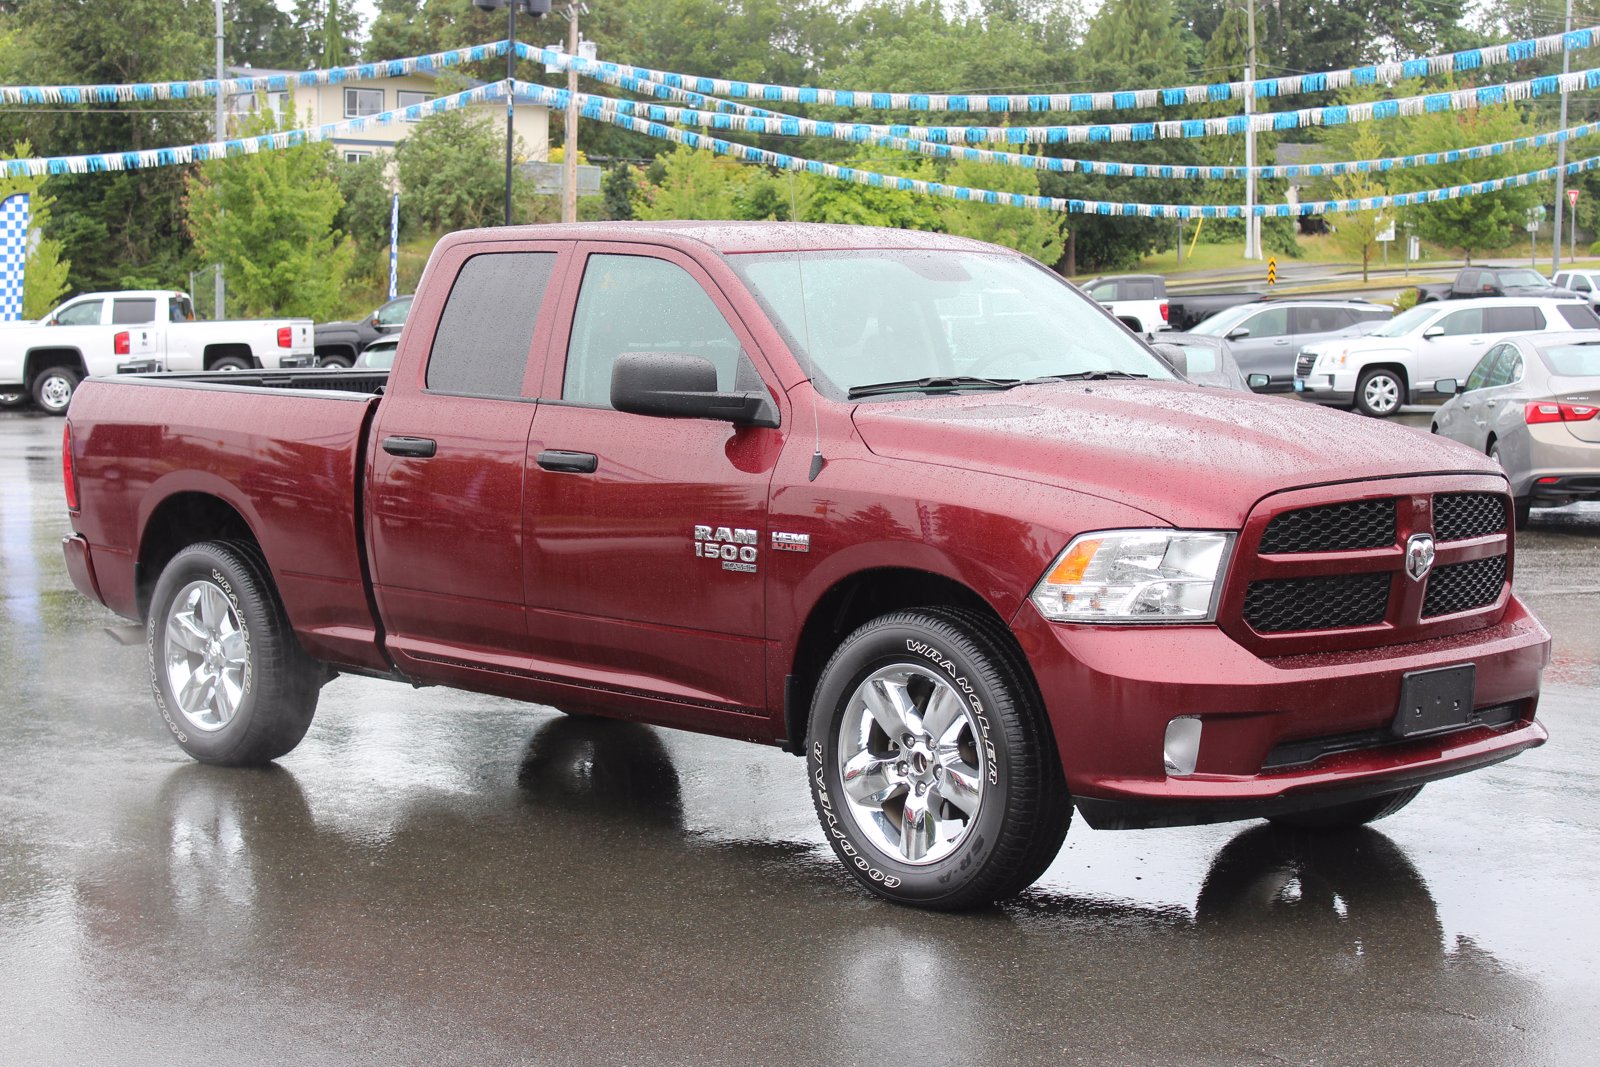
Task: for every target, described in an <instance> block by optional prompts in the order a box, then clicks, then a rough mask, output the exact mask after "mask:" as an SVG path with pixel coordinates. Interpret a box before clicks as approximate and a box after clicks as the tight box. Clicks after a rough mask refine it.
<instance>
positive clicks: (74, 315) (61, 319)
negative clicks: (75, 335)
mask: <svg viewBox="0 0 1600 1067" xmlns="http://www.w3.org/2000/svg"><path fill="white" fill-rule="evenodd" d="M56 322H57V323H59V324H60V325H62V326H98V325H99V324H100V301H98V300H84V301H82V302H80V303H77V304H73V305H72V306H71V307H69V308H66V309H65V310H63V311H62V312H61V314H59V315H57V316H56Z"/></svg>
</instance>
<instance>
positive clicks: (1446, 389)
mask: <svg viewBox="0 0 1600 1067" xmlns="http://www.w3.org/2000/svg"><path fill="white" fill-rule="evenodd" d="M1433 391H1434V392H1436V393H1438V394H1439V395H1440V396H1455V395H1456V394H1457V393H1459V392H1461V384H1460V383H1459V382H1457V381H1456V380H1455V379H1454V378H1440V379H1439V380H1438V381H1436V382H1434V383H1433Z"/></svg>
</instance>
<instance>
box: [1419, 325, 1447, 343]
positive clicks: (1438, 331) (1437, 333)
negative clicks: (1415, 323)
mask: <svg viewBox="0 0 1600 1067" xmlns="http://www.w3.org/2000/svg"><path fill="white" fill-rule="evenodd" d="M1443 336H1444V327H1443V326H1429V327H1428V328H1427V329H1426V330H1424V331H1422V339H1423V340H1424V341H1431V340H1433V339H1434V338H1435V337H1443Z"/></svg>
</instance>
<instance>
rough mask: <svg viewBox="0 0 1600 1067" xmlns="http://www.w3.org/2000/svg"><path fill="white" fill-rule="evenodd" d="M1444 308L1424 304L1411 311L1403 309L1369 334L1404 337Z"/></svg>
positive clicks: (1370, 335) (1373, 335)
mask: <svg viewBox="0 0 1600 1067" xmlns="http://www.w3.org/2000/svg"><path fill="white" fill-rule="evenodd" d="M1443 310H1445V309H1444V308H1441V307H1439V306H1438V305H1437V304H1423V305H1422V306H1420V307H1414V308H1412V309H1411V310H1410V311H1402V312H1401V313H1400V314H1398V315H1396V316H1395V317H1394V318H1392V319H1390V320H1389V321H1388V322H1386V323H1384V324H1383V325H1382V326H1379V327H1378V328H1377V329H1376V330H1373V331H1372V332H1371V333H1369V334H1367V336H1368V337H1404V336H1405V335H1406V334H1408V333H1410V332H1411V331H1412V330H1414V329H1416V328H1417V327H1419V326H1421V325H1422V324H1423V323H1425V322H1427V321H1428V320H1429V319H1431V318H1433V317H1434V316H1435V315H1437V314H1439V312H1441V311H1443Z"/></svg>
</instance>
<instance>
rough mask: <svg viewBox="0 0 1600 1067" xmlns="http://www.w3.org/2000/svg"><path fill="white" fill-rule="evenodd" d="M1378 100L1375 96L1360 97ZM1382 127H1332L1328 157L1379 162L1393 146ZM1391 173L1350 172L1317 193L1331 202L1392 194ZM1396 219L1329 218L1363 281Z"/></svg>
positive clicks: (1347, 214)
mask: <svg viewBox="0 0 1600 1067" xmlns="http://www.w3.org/2000/svg"><path fill="white" fill-rule="evenodd" d="M1361 95H1362V96H1363V97H1364V98H1366V99H1375V98H1376V94H1374V93H1370V92H1369V93H1363V94H1361ZM1383 132H1384V128H1383V124H1382V123H1378V122H1359V123H1351V124H1348V125H1343V126H1329V127H1327V128H1326V133H1325V136H1324V139H1323V144H1324V145H1326V146H1327V151H1328V152H1329V154H1330V155H1331V156H1332V157H1333V158H1334V159H1337V160H1361V159H1380V158H1382V157H1384V156H1387V155H1390V154H1391V149H1392V146H1391V145H1390V144H1389V143H1388V141H1386V140H1385V139H1384V137H1383ZM1391 173H1393V172H1390V171H1378V170H1369V171H1349V172H1346V173H1345V174H1341V175H1338V176H1336V177H1332V178H1329V179H1328V180H1327V181H1326V183H1325V184H1324V186H1323V187H1322V188H1320V189H1319V190H1318V193H1319V195H1321V196H1323V197H1324V198H1326V199H1329V200H1365V199H1367V198H1369V197H1377V196H1388V195H1389V191H1390V190H1389V185H1390V183H1389V174H1391ZM1396 218H1397V212H1396V210H1395V209H1394V208H1392V207H1391V208H1383V209H1373V210H1368V211H1359V210H1357V211H1341V212H1337V213H1335V214H1333V215H1330V216H1328V220H1327V221H1328V223H1329V224H1330V225H1331V227H1332V228H1333V239H1334V243H1335V244H1337V245H1338V246H1339V248H1340V249H1341V250H1343V251H1344V252H1346V253H1347V254H1349V255H1352V256H1359V257H1360V258H1361V280H1362V281H1363V282H1364V281H1366V280H1367V272H1368V270H1369V268H1370V266H1371V263H1372V256H1373V253H1375V252H1377V250H1378V235H1379V234H1381V233H1383V232H1384V231H1385V230H1387V229H1388V228H1389V227H1390V226H1393V225H1394V223H1395V221H1396Z"/></svg>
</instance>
